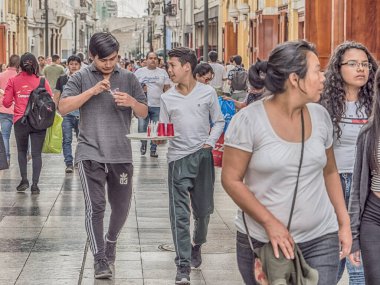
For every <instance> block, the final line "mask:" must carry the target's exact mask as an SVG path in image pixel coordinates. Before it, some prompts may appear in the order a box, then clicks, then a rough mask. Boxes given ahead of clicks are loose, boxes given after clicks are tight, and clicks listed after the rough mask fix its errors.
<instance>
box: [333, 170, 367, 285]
mask: <svg viewBox="0 0 380 285" xmlns="http://www.w3.org/2000/svg"><path fill="white" fill-rule="evenodd" d="M339 176H340V182H341V184H342V188H343V195H344V200H345V202H346V207H347V208H348V202H349V200H350V191H351V184H352V173H341V174H340V175H339ZM345 267H347V271H348V275H349V280H350V281H349V285H364V284H365V279H364V270H363V264H362V263H361V265H360V266H358V267H356V266H355V265H353V264H352V263H351V261H350V260H349V259H348V258H343V259H342V260H341V261H340V264H339V271H338V279H337V282H339V280H340V279H341V278H342V275H343V272H344V268H345Z"/></svg>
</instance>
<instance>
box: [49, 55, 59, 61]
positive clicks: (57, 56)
mask: <svg viewBox="0 0 380 285" xmlns="http://www.w3.org/2000/svg"><path fill="white" fill-rule="evenodd" d="M60 58H61V57H60V56H59V55H58V54H53V55H52V56H51V61H52V62H56V61H57V60H58V59H60Z"/></svg>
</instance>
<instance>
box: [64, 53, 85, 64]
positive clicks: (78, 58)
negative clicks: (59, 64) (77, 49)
mask: <svg viewBox="0 0 380 285" xmlns="http://www.w3.org/2000/svg"><path fill="white" fill-rule="evenodd" d="M71 61H76V62H78V63H79V64H81V63H82V60H81V59H80V57H79V56H77V55H75V54H73V55H70V56H69V58H68V59H67V64H69V63H70V62H71Z"/></svg>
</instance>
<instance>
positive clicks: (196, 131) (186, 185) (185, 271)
mask: <svg viewBox="0 0 380 285" xmlns="http://www.w3.org/2000/svg"><path fill="white" fill-rule="evenodd" d="M168 64H169V71H168V72H169V76H170V78H171V79H172V81H173V82H174V83H176V84H177V85H176V86H175V87H173V88H171V89H169V90H168V91H167V92H166V93H164V94H162V96H161V111H160V122H163V123H169V122H170V123H173V125H174V131H175V134H176V135H177V137H175V138H174V139H173V140H171V141H169V147H168V154H167V157H168V163H169V167H168V169H169V171H168V184H169V185H168V186H169V201H170V202H169V210H170V211H169V212H170V223H171V230H172V235H173V241H174V246H175V252H176V257H175V264H176V266H177V274H176V278H175V284H190V271H191V267H190V266H193V267H195V268H197V267H199V266H200V265H201V263H202V258H201V246H202V244H204V243H205V242H206V237H207V229H208V223H209V221H210V215H211V214H212V213H213V210H214V200H213V197H214V181H215V172H214V164H213V157H212V152H211V151H212V148H213V147H214V146H215V143H216V141H217V140H218V139H219V137H220V135H221V133H222V132H223V128H224V118H223V115H222V113H221V110H220V107H219V103H218V98H217V95H216V92H215V90H214V88H212V87H211V86H209V85H205V84H202V83H199V82H197V81H196V80H195V78H194V75H193V74H194V69H195V67H196V65H197V57H196V55H195V52H194V51H192V50H191V49H188V48H184V47H181V48H175V49H172V50H171V51H169V61H168ZM210 120H211V122H212V123H213V127H212V128H211V129H210ZM190 207H191V208H190ZM190 209H192V211H191V210H190ZM191 212H192V214H193V217H194V227H195V228H194V234H193V237H192V239H191V235H190V214H191Z"/></svg>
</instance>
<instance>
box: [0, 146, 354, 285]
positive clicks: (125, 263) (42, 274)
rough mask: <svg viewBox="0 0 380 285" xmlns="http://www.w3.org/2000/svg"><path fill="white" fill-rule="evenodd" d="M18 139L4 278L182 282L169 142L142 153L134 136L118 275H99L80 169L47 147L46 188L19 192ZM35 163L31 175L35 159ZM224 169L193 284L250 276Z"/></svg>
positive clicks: (0, 265) (0, 215) (135, 284)
mask: <svg viewBox="0 0 380 285" xmlns="http://www.w3.org/2000/svg"><path fill="white" fill-rule="evenodd" d="M12 145H13V147H12V155H13V156H12V160H11V168H10V169H9V170H6V171H0V285H8V284H17V285H21V284H22V285H32V284H33V285H34V284H35V285H37V284H44V285H45V284H46V285H48V284H49V285H50V284H53V285H63V284H65V285H66V284H67V285H76V284H78V285H79V284H83V285H89V284H91V285H92V284H98V285H102V284H107V285H108V284H127V285H143V284H144V285H167V284H173V283H174V282H173V280H174V276H175V266H174V263H173V259H174V253H173V252H172V251H170V249H171V248H172V240H171V233H170V224H169V217H168V206H167V204H168V201H167V200H168V194H167V181H166V176H167V174H166V173H167V168H166V167H167V166H166V158H165V153H166V147H165V146H160V147H159V148H158V150H159V151H158V152H159V158H158V159H156V158H150V157H149V156H140V154H139V142H133V146H132V147H133V151H134V154H133V156H134V166H135V168H134V195H133V201H132V208H131V210H130V214H129V218H128V220H127V223H126V225H125V227H124V229H123V231H122V233H121V235H120V238H119V241H118V244H117V259H116V266H115V268H113V269H114V278H113V279H112V280H109V281H99V280H94V278H93V258H92V255H91V252H90V250H89V248H88V246H87V244H86V233H85V228H84V201H83V194H82V190H81V186H80V182H79V177H78V174H77V173H74V174H70V175H65V173H64V163H63V159H62V155H52V154H45V155H44V156H43V169H42V173H41V181H40V188H41V194H40V195H38V196H31V195H30V192H26V193H25V194H20V193H16V191H15V187H16V186H17V185H18V183H19V174H18V173H19V171H18V166H17V161H16V148H15V142H14V139H13V140H12ZM28 167H29V176H31V175H30V171H31V169H30V167H31V162H29V166H28ZM219 177H220V171H219V170H217V181H216V191H215V213H214V214H213V215H212V218H211V222H210V227H209V235H208V243H207V244H206V245H205V246H204V247H203V264H202V266H201V268H200V269H199V270H193V271H192V273H191V280H192V282H191V284H192V285H200V284H202V285H205V284H207V285H216V284H217V285H235V284H236V285H241V284H242V281H241V277H240V275H239V273H238V270H237V266H236V261H235V260H236V258H235V241H234V237H235V227H234V223H233V220H234V215H235V211H236V207H235V205H234V204H233V202H232V201H231V199H230V198H229V197H228V196H227V195H226V194H225V193H224V191H223V189H222V187H221V184H220V179H219ZM108 215H109V212H107V213H106V217H107V216H108ZM107 222H108V219H106V222H105V224H107ZM344 279H347V278H344ZM345 284H348V283H346V282H345V281H344V282H341V283H340V284H339V285H345Z"/></svg>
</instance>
